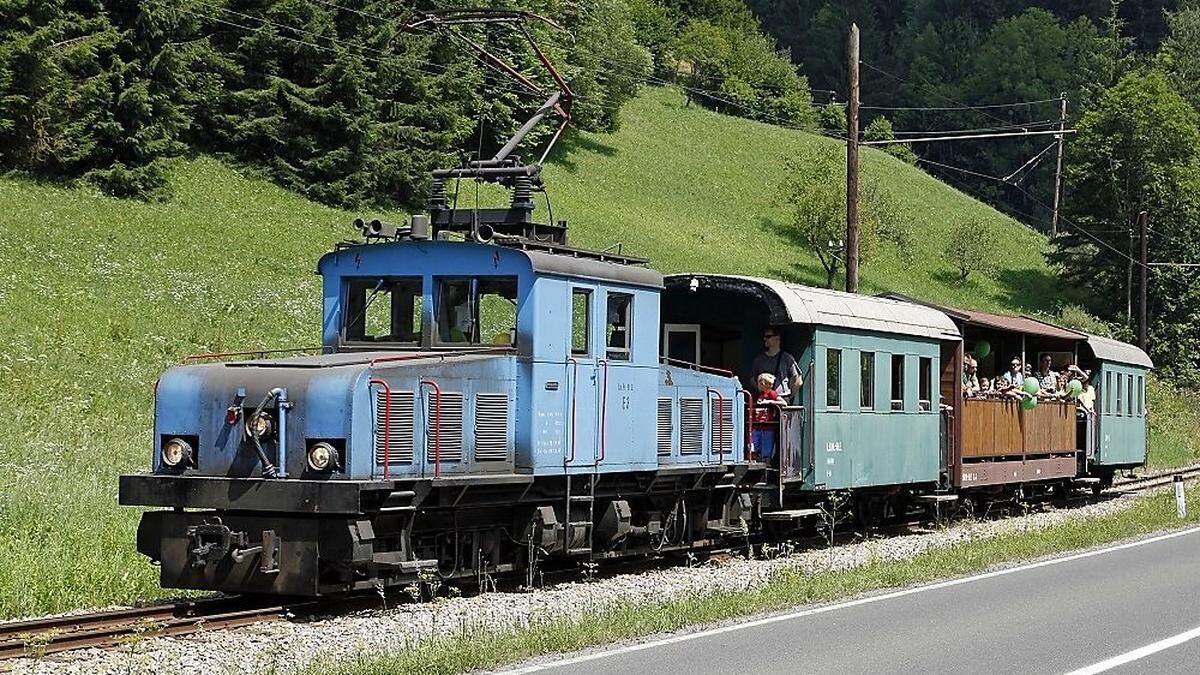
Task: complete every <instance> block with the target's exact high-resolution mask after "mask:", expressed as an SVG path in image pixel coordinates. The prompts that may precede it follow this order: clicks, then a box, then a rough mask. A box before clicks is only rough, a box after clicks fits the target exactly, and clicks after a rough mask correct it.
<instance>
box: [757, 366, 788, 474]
mask: <svg viewBox="0 0 1200 675" xmlns="http://www.w3.org/2000/svg"><path fill="white" fill-rule="evenodd" d="M755 384H757V385H758V394H756V395H755V396H754V423H753V425H752V426H751V428H750V444H751V446H752V447H753V452H754V453H755V454H756V455H757V456H758V458H759V459H760V460H762V461H764V462H770V461H771V458H772V457H774V456H775V440H776V438H777V437H778V435H779V406H781V405H783V400H782V399H780V398H779V392H777V391H775V376H774V375H772V374H771V373H761V374H760V375H759V376H758V377H757V378H755Z"/></svg>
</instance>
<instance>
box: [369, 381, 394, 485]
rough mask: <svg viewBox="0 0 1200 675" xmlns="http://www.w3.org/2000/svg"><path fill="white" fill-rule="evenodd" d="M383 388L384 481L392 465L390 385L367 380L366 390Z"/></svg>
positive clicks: (385, 382)
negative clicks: (377, 386) (374, 387)
mask: <svg viewBox="0 0 1200 675" xmlns="http://www.w3.org/2000/svg"><path fill="white" fill-rule="evenodd" d="M376 384H377V385H379V386H381V387H383V396H384V399H383V477H384V479H385V480H386V479H387V477H388V472H389V469H390V467H391V464H392V443H391V440H392V385H390V384H388V383H387V380H383V379H380V378H378V377H372V378H371V379H369V380H367V388H368V389H370V388H371V387H372V386H373V385H376Z"/></svg>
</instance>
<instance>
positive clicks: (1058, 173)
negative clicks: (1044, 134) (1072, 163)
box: [1050, 91, 1067, 237]
mask: <svg viewBox="0 0 1200 675" xmlns="http://www.w3.org/2000/svg"><path fill="white" fill-rule="evenodd" d="M1059 97H1060V98H1061V99H1062V108H1061V111H1060V113H1059V115H1060V116H1061V117H1060V118H1059V122H1058V164H1057V165H1056V167H1055V169H1054V212H1053V214H1051V216H1050V236H1051V237H1057V236H1058V203H1059V200H1060V199H1061V198H1062V160H1063V140H1064V139H1065V138H1066V137H1067V136H1066V134H1065V133H1063V132H1064V131H1065V130H1066V128H1067V92H1065V91H1064V92H1063V93H1061V94H1059Z"/></svg>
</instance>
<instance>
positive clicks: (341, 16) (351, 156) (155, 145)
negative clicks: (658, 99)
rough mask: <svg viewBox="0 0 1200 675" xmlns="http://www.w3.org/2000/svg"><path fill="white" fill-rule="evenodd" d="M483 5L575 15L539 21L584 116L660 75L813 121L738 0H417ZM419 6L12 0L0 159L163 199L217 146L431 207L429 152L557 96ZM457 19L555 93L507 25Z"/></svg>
mask: <svg viewBox="0 0 1200 675" xmlns="http://www.w3.org/2000/svg"><path fill="white" fill-rule="evenodd" d="M481 5H486V6H490V7H495V8H501V9H517V8H519V9H526V10H530V11H534V12H537V13H539V14H541V15H543V16H546V17H548V18H550V19H552V20H553V21H555V22H556V23H557V24H558V25H559V26H561V29H559V28H554V27H551V26H549V25H545V24H541V23H536V22H535V23H533V24H531V25H530V26H529V28H530V31H531V32H532V33H533V34H534V36H535V38H536V39H537V40H538V42H539V44H540V45H542V47H543V49H545V50H546V52H547V53H548V54H549V56H550V58H551V60H552V61H553V62H554V63H555V64H556V65H557V66H558V68H559V69H560V71H561V72H562V73H563V75H564V76H565V77H566V78H567V79H568V80H569V82H570V83H571V87H572V89H573V90H574V92H575V93H576V95H577V96H576V99H575V102H574V107H573V111H572V112H573V123H574V125H575V127H577V128H581V129H585V130H592V131H611V130H613V129H615V128H616V126H617V124H618V123H619V120H620V117H619V114H618V113H619V111H620V109H621V106H622V105H623V104H624V103H625V102H626V101H628V100H629V99H630V98H631V97H632V96H634V95H635V94H636V93H637V91H638V88H639V87H640V86H641V85H642V84H643V83H644V82H645V81H646V79H647V77H650V76H651V75H652V73H653V74H654V76H655V77H654V80H655V81H668V80H670V81H679V82H680V83H681V84H685V85H687V86H691V87H692V89H693V91H692V92H691V95H692V96H693V98H695V99H696V100H698V101H699V102H700V103H702V104H704V105H708V106H711V107H713V108H717V109H720V110H723V111H725V112H729V113H731V114H737V115H742V116H748V117H755V118H758V119H764V120H769V121H776V122H783V123H786V124H793V125H809V126H812V125H815V113H814V111H813V109H812V106H811V98H810V97H809V92H808V86H807V84H806V81H805V79H804V78H803V77H801V76H800V75H799V73H798V71H797V69H796V67H794V66H793V65H792V64H791V63H790V61H789V60H788V59H787V58H786V55H782V56H781V55H779V54H777V53H776V51H775V46H774V43H773V42H772V41H771V40H770V39H769V38H767V37H765V36H764V35H762V34H761V33H760V32H759V27H758V23H757V21H756V20H755V18H754V17H753V15H752V14H751V13H750V12H749V10H748V9H747V8H746V7H745V5H743V4H742V3H741V0H704V1H699V0H688V1H686V2H685V1H681V0H589V1H588V2H586V3H567V2H562V1H561V0H533V1H532V2H521V3H520V4H518V3H516V2H513V1H511V0H488V2H486V3H480V2H475V1H471V0H434V2H421V3H418V5H417V7H418V8H419V9H451V8H456V7H457V8H466V7H479V6H481ZM409 18H410V12H409V10H408V9H407V8H406V7H405V6H401V5H397V4H396V3H387V2H381V1H379V0H342V1H341V2H337V3H334V2H325V1H322V0H150V1H149V2H140V3H139V2H134V1H132V0H9V1H8V2H4V3H3V4H0V168H3V169H7V170H18V171H26V172H30V173H33V174H37V175H43V176H50V177H59V178H68V179H70V178H82V179H84V180H86V181H89V182H91V183H93V184H95V185H97V186H99V187H101V188H102V189H104V190H106V191H108V192H110V193H112V194H116V195H119V196H139V197H150V196H155V195H161V194H163V192H162V191H163V188H164V186H165V185H166V162H167V160H169V158H171V157H175V156H178V155H181V154H183V153H186V152H189V151H192V152H216V153H219V154H222V155H225V156H229V157H233V158H235V159H237V160H238V161H241V162H244V163H247V164H250V165H253V166H257V167H260V168H261V169H262V170H263V171H265V172H266V173H267V174H269V175H270V176H271V177H272V178H273V179H274V180H276V181H277V182H279V183H280V184H281V185H284V186H286V187H288V188H290V189H293V190H296V191H298V192H301V193H303V194H305V195H307V196H309V197H311V198H313V199H317V200H320V201H322V202H326V203H331V204H341V205H357V204H362V203H368V202H370V203H379V204H401V205H408V206H414V205H417V204H419V203H420V200H421V198H422V196H423V192H424V189H425V187H426V180H427V179H426V176H427V174H428V171H429V169H431V168H433V167H435V166H439V165H446V164H454V163H457V162H460V161H463V160H464V159H465V158H466V157H467V156H468V155H473V154H480V153H482V154H488V153H490V152H493V151H494V150H495V149H497V148H498V147H499V146H500V145H501V144H502V143H503V142H504V140H505V139H507V138H508V137H509V136H510V135H511V134H512V133H513V132H514V131H515V130H516V128H517V127H518V126H519V125H520V124H521V123H522V122H523V121H524V120H525V119H526V118H527V117H528V116H529V115H530V114H531V113H532V111H533V110H535V109H536V108H537V107H538V106H540V105H541V103H542V101H543V97H544V96H545V94H542V95H537V94H534V93H532V92H530V91H528V90H526V89H525V88H524V87H522V86H521V85H520V84H519V83H517V82H515V81H513V80H512V79H510V78H508V77H506V76H505V75H503V74H501V73H498V72H497V71H496V70H495V69H494V68H490V67H488V66H486V65H485V64H483V63H481V61H479V60H478V59H477V58H475V56H474V55H473V54H472V52H471V50H470V49H468V48H466V47H464V46H463V44H462V43H461V42H457V41H455V40H451V39H448V38H447V37H446V36H445V35H444V34H434V33H431V32H412V31H406V30H404V29H403V28H402V27H403V25H404V23H405V21H406V20H407V19H409ZM455 30H456V31H459V33H460V34H462V35H463V36H464V37H466V38H469V39H470V40H473V41H474V42H477V43H479V44H481V45H484V46H486V47H487V48H488V49H489V50H491V51H492V52H494V53H496V54H498V55H500V56H502V57H503V58H505V59H507V60H509V61H510V62H511V63H513V65H514V66H516V67H517V68H518V69H519V70H521V71H522V72H524V73H528V74H533V75H535V80H536V81H537V82H539V83H540V85H541V86H543V87H544V88H548V89H551V90H552V88H553V84H552V82H551V81H550V79H549V78H547V77H546V76H545V74H544V73H543V72H542V68H541V65H540V63H539V62H538V60H537V58H536V55H535V54H534V52H533V50H532V49H531V48H530V46H529V45H528V44H527V43H526V41H525V40H524V38H523V37H522V36H521V35H520V34H519V33H518V32H517V31H515V30H513V28H512V27H510V26H500V25H469V26H460V27H457V28H456V29H455ZM696 36H703V37H702V38H701V39H692V38H693V37H696ZM552 127H553V125H552V124H546V125H544V126H543V127H542V128H539V129H538V130H536V131H535V133H534V134H532V135H531V136H530V137H529V138H528V139H527V140H526V145H525V146H523V148H522V149H523V150H524V151H525V152H526V153H527V154H529V153H531V152H532V150H531V148H533V147H536V146H538V145H539V144H540V143H542V142H544V141H545V140H546V139H547V137H548V134H550V133H552V132H553V128H552ZM527 159H534V157H527Z"/></svg>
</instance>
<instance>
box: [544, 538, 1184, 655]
mask: <svg viewBox="0 0 1200 675" xmlns="http://www.w3.org/2000/svg"><path fill="white" fill-rule="evenodd" d="M1189 631H1190V633H1189ZM520 668H524V669H526V672H529V671H531V670H545V671H547V672H551V673H554V674H555V675H558V674H560V673H561V674H563V675H566V674H567V673H580V674H582V673H588V674H595V673H638V674H642V673H681V672H682V673H687V675H700V674H702V673H797V672H804V673H822V672H830V673H832V672H836V673H864V672H870V673H884V672H921V673H964V672H966V673H985V672H986V673H1066V672H1070V671H1076V670H1080V671H1081V673H1083V672H1089V673H1095V672H1103V671H1104V670H1108V672H1112V673H1164V672H1171V673H1173V672H1180V673H1182V672H1188V673H1197V672H1200V528H1197V529H1195V530H1188V531H1185V532H1182V533H1175V534H1173V535H1167V536H1165V537H1160V538H1154V539H1152V540H1148V541H1144V542H1134V543H1131V544H1124V545H1121V546H1118V547H1113V548H1111V549H1103V550H1101V551H1095V552H1089V553H1085V554H1082V555H1078V556H1069V557H1067V558H1066V559H1060V560H1059V561H1048V562H1042V563H1036V564H1034V565H1029V566H1023V567H1018V568H1014V569H1011V570H1004V571H1001V572H998V573H997V572H993V573H990V574H984V575H979V576H976V577H969V578H966V579H958V580H953V581H950V582H943V583H940V584H933V585H931V586H924V587H918V588H916V589H908V590H905V591H899V592H895V593H887V594H882V595H877V596H872V597H868V598H865V599H860V600H856V601H853V602H848V603H843V604H839V605H832V606H829V607H825V608H817V609H815V610H811V609H810V610H807V611H797V612H792V613H789V614H785V615H779V616H774V617H768V618H766V619H759V620H756V621H751V622H748V623H744V624H735V625H731V626H725V627H721V628H717V629H713V630H707V631H702V632H699V633H693V634H690V635H687V634H681V635H676V636H669V637H667V638H664V639H659V640H655V641H652V642H648V643H644V644H639V645H630V646H623V647H615V648H609V649H607V650H604V651H599V652H593V653H590V654H582V655H573V656H570V657H566V658H562V657H559V658H558V659H543V660H540V661H533V662H530V663H528V664H524V665H523V666H521V667H520ZM1082 669H1090V670H1082Z"/></svg>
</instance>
